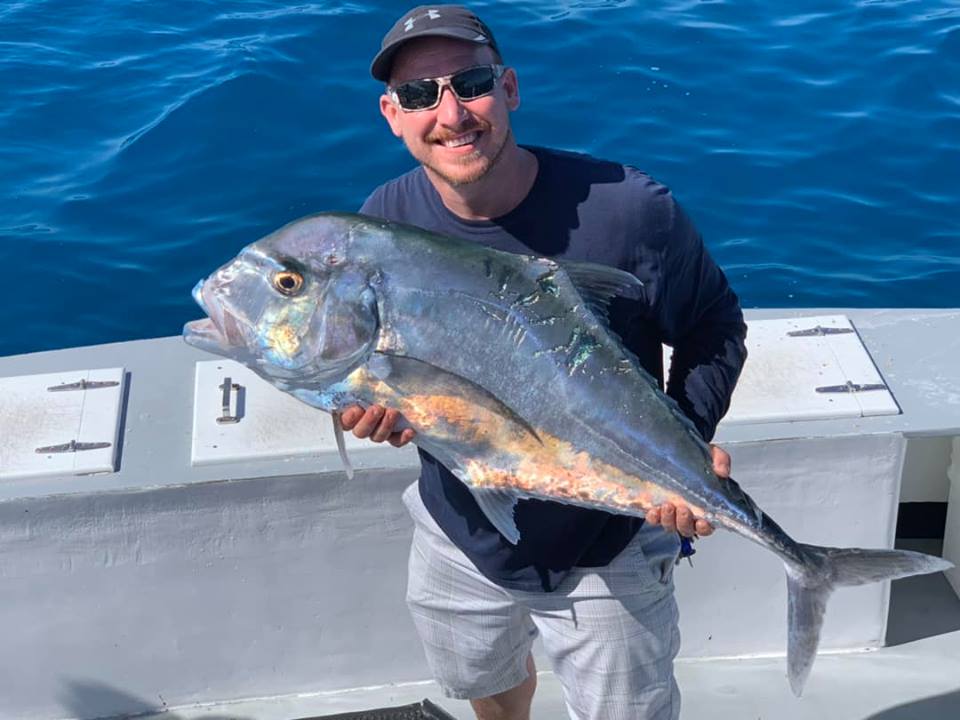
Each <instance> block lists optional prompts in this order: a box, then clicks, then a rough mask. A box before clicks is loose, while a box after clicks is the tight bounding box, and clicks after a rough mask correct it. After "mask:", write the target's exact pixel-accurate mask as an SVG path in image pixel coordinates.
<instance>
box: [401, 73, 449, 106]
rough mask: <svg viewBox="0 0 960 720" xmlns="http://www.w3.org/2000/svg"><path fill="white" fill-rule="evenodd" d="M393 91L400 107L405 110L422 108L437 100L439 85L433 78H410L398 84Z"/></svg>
mask: <svg viewBox="0 0 960 720" xmlns="http://www.w3.org/2000/svg"><path fill="white" fill-rule="evenodd" d="M394 92H395V93H396V94H397V100H398V101H399V102H400V107H402V108H404V109H405V110H423V109H424V108H428V107H430V106H431V105H433V104H434V103H435V102H436V101H437V95H439V93H440V86H439V85H438V84H437V83H436V82H435V81H434V80H411V81H410V82H405V83H403V84H402V85H398V86H397V87H396V88H395V89H394Z"/></svg>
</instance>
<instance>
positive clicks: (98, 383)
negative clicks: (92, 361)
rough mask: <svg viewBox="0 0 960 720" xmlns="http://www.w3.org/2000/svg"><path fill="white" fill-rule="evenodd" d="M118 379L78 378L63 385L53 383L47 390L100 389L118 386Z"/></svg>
mask: <svg viewBox="0 0 960 720" xmlns="http://www.w3.org/2000/svg"><path fill="white" fill-rule="evenodd" d="M119 384H120V383H118V382H117V381H116V380H86V379H84V380H78V381H77V382H72V383H64V384H63V385H51V386H50V387H48V388H47V392H68V391H71V390H99V389H100V388H108V387H116V386H117V385H119Z"/></svg>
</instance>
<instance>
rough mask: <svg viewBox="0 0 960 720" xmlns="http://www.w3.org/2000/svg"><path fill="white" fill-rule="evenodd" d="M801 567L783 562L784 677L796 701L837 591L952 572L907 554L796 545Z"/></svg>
mask: <svg viewBox="0 0 960 720" xmlns="http://www.w3.org/2000/svg"><path fill="white" fill-rule="evenodd" d="M798 547H799V550H800V552H801V554H802V556H803V558H804V562H803V563H797V562H787V564H786V568H787V632H788V636H787V675H788V676H789V678H790V688H791V689H792V690H793V694H794V695H797V696H798V697H799V695H800V693H802V692H803V686H804V684H805V683H806V682H807V677H808V676H809V675H810V668H811V667H813V661H814V658H815V657H816V654H817V645H819V643H820V628H821V627H822V625H823V613H824V610H825V609H826V607H827V600H828V599H829V598H830V594H831V593H832V592H833V590H834V589H835V588H837V587H839V586H841V585H865V584H866V583H871V582H880V581H881V580H895V579H897V578H902V577H909V576H910V575H923V574H925V573H932V572H940V571H941V570H946V569H948V568H951V567H953V564H952V563H950V562H948V561H946V560H944V559H943V558H938V557H933V556H932V555H924V554H922V553H917V552H910V551H908V550H861V549H858V548H846V549H844V548H830V547H819V546H817V545H804V544H802V543H801V544H799V546H798Z"/></svg>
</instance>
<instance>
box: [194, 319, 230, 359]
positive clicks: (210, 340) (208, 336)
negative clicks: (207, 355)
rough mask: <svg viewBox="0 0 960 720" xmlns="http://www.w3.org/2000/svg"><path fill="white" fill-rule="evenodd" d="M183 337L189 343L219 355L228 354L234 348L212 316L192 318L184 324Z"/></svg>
mask: <svg viewBox="0 0 960 720" xmlns="http://www.w3.org/2000/svg"><path fill="white" fill-rule="evenodd" d="M183 339H184V340H185V341H186V343H187V345H192V346H193V347H195V348H198V349H200V350H206V351H207V352H212V353H215V354H217V355H228V354H230V352H231V349H232V348H231V345H230V343H229V342H228V341H227V338H226V336H225V335H224V334H223V333H222V332H221V331H220V328H218V327H217V326H216V324H215V323H214V322H213V320H211V319H210V318H203V319H201V320H191V321H190V322H188V323H187V324H186V325H184V326H183Z"/></svg>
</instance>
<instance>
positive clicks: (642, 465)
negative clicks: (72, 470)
mask: <svg viewBox="0 0 960 720" xmlns="http://www.w3.org/2000/svg"><path fill="white" fill-rule="evenodd" d="M641 291H642V288H641V287H640V283H639V281H638V280H637V279H636V278H634V277H633V276H632V275H630V274H628V273H625V272H622V271H620V270H616V269H612V268H608V267H603V266H597V265H591V264H584V263H562V262H556V261H554V260H550V259H546V258H539V257H533V256H524V255H515V254H511V253H504V252H500V251H496V250H492V249H490V248H487V247H484V246H482V245H479V244H476V243H470V242H466V241H462V240H456V239H452V238H444V237H440V236H437V235H433V234H430V233H426V232H423V231H420V230H417V229H414V228H410V227H405V226H400V225H396V224H391V223H385V222H382V221H379V220H374V219H371V218H366V217H363V216H358V215H347V214H320V215H314V216H310V217H307V218H303V219H301V220H298V221H296V222H293V223H291V224H289V225H287V226H285V227H283V228H281V229H280V230H278V231H276V232H274V233H272V234H271V235H268V236H267V237H265V238H263V239H262V240H260V241H258V242H256V243H254V244H253V245H251V246H249V247H247V248H245V249H244V250H243V251H242V252H241V253H240V255H238V257H237V258H236V259H234V260H233V261H231V262H230V263H228V264H227V265H225V266H223V267H222V268H220V269H219V270H218V271H216V272H215V273H214V274H213V275H211V276H210V277H209V278H207V279H206V280H205V281H203V282H201V283H200V284H199V285H198V287H197V289H196V290H195V297H196V298H197V300H198V302H199V303H200V305H201V306H202V307H203V308H204V310H205V311H206V312H207V314H208V315H209V316H210V319H209V320H202V321H195V322H193V323H188V325H187V326H186V328H185V330H184V335H185V339H186V340H187V342H189V343H191V344H193V345H196V346H198V347H201V348H203V349H206V350H211V351H213V352H216V353H219V354H222V355H225V356H228V357H232V358H234V359H236V360H238V361H240V362H243V363H245V364H247V365H249V366H250V367H251V368H253V369H254V370H255V371H257V372H258V373H259V374H260V375H261V376H263V377H264V378H266V379H268V380H269V381H270V382H272V383H274V384H275V385H277V386H278V387H280V388H281V389H283V390H285V391H287V392H290V393H292V394H293V395H295V396H296V397H298V398H299V399H301V400H303V401H304V402H307V403H309V404H311V405H313V406H315V407H318V408H321V409H323V410H326V411H330V412H335V411H337V410H339V409H341V408H343V407H345V406H348V405H352V404H361V405H369V404H381V405H384V406H388V407H395V408H397V409H398V410H400V412H401V413H402V415H403V417H404V418H405V422H406V423H408V424H409V425H410V426H411V427H413V428H414V429H415V430H416V431H417V437H416V442H417V444H419V445H420V446H421V447H423V448H424V449H425V450H427V451H428V452H430V453H431V454H432V455H434V456H435V457H436V458H437V459H438V460H440V461H441V462H442V463H443V464H444V465H445V466H447V467H448V468H450V470H451V471H452V472H453V473H454V474H455V475H456V476H457V477H458V478H459V479H460V480H461V481H463V482H464V483H465V484H466V485H467V486H468V487H470V488H471V490H472V492H473V494H474V496H475V497H476V498H477V502H478V504H479V505H480V507H481V508H482V509H483V511H484V512H485V513H486V514H487V516H488V517H489V518H490V520H491V522H492V523H493V524H494V525H495V526H496V527H497V529H498V530H499V531H500V532H501V533H502V534H503V535H504V537H506V538H507V539H508V540H510V541H511V542H517V541H518V539H519V534H518V531H517V528H516V525H515V523H514V520H513V508H514V505H515V503H516V501H517V499H518V498H521V497H532V498H539V499H545V500H552V501H556V502H565V503H570V504H574V505H579V506H584V507H592V508H600V509H604V510H607V511H610V512H618V513H625V514H632V515H639V516H642V515H643V513H644V512H645V511H646V510H647V509H649V508H651V507H653V506H655V505H660V504H662V503H664V502H673V503H683V504H686V505H688V506H689V507H690V508H691V510H692V511H693V513H694V514H695V515H696V516H697V517H702V518H704V519H707V520H709V521H710V522H711V523H713V524H714V525H718V526H721V527H725V528H727V529H730V530H733V531H734V532H737V533H739V534H741V535H743V536H745V537H747V538H748V539H750V540H753V541H754V542H757V543H759V544H761V545H763V546H764V547H766V548H768V549H770V550H771V551H772V552H774V553H776V554H777V555H779V556H780V557H781V558H782V559H783V561H784V563H785V565H786V569H787V582H788V590H789V593H788V597H789V608H788V622H789V626H790V627H789V648H788V671H789V677H790V683H791V687H792V688H793V690H794V692H795V693H796V694H798V695H799V694H800V692H801V691H802V688H803V685H804V683H805V681H806V678H807V676H808V674H809V672H810V668H811V666H812V663H813V659H814V657H815V654H816V648H817V644H818V639H819V633H820V627H821V624H822V618H823V612H824V609H825V605H826V600H827V598H828V596H829V594H830V592H832V590H833V589H834V587H836V586H838V585H856V584H862V583H866V582H874V581H879V580H884V579H890V578H896V577H904V576H907V575H913V574H919V573H927V572H936V571H938V570H943V569H945V568H947V567H949V566H950V565H949V563H947V562H945V561H943V560H942V559H940V558H934V557H930V556H926V555H921V554H919V553H910V552H904V551H894V550H860V549H836V548H821V547H817V546H812V545H804V544H800V543H797V542H795V541H794V540H792V539H791V538H790V537H789V536H788V535H787V534H786V533H785V532H784V531H783V530H782V529H781V528H780V527H779V526H778V525H777V524H776V523H775V522H773V520H772V519H771V518H769V517H768V516H767V515H765V514H764V513H763V512H762V511H761V510H760V509H759V508H758V507H757V505H756V504H755V503H754V502H753V501H752V500H751V499H750V497H749V496H748V495H747V494H746V493H745V492H743V490H742V489H741V488H740V487H739V486H738V485H737V483H736V482H734V481H733V480H729V479H723V478H719V477H717V476H716V474H715V473H714V472H713V469H712V461H711V456H710V450H709V447H708V446H707V445H706V443H704V442H703V440H702V439H701V438H700V436H699V435H698V434H697V432H696V430H695V428H694V427H693V425H692V424H691V423H690V422H689V420H687V419H686V418H685V417H684V416H683V414H682V412H681V411H680V410H679V408H678V407H677V406H676V404H675V403H674V402H673V401H672V400H671V399H670V398H668V397H667V396H665V395H664V394H663V393H662V392H661V390H660V388H659V386H658V384H657V383H656V381H655V380H654V379H653V378H652V377H651V376H650V375H649V374H648V373H647V372H646V371H645V370H644V369H643V368H642V367H641V366H640V365H639V363H638V361H637V360H636V358H634V357H633V356H632V355H631V354H630V353H629V351H627V350H626V349H625V348H624V347H623V345H622V344H621V343H620V341H619V339H618V338H617V337H616V336H615V335H614V334H613V333H612V332H611V331H610V330H609V329H608V327H607V324H606V305H607V303H608V302H609V301H610V299H611V298H613V297H614V296H617V295H624V296H636V295H637V294H638V293H640V292H641Z"/></svg>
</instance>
